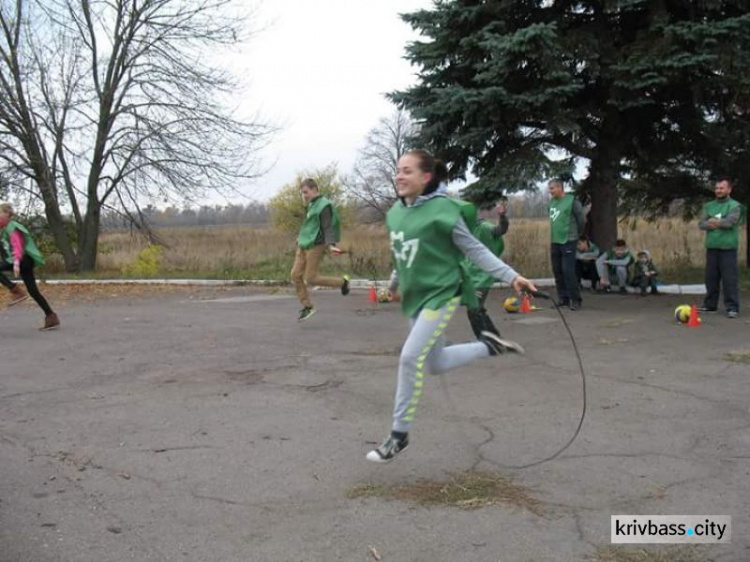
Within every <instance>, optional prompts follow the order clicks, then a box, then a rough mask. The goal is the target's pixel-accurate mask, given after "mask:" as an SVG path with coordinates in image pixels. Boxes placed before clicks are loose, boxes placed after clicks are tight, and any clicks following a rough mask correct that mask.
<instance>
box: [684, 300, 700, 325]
mask: <svg viewBox="0 0 750 562" xmlns="http://www.w3.org/2000/svg"><path fill="white" fill-rule="evenodd" d="M687 325H688V328H698V327H699V326H700V325H701V319H700V318H698V308H697V307H696V306H695V305H692V306H691V307H690V318H689V319H688V323H687Z"/></svg>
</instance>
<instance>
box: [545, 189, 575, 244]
mask: <svg viewBox="0 0 750 562" xmlns="http://www.w3.org/2000/svg"><path fill="white" fill-rule="evenodd" d="M574 200H575V198H574V197H573V195H572V194H571V193H568V194H567V195H563V196H562V197H561V198H560V199H555V198H554V197H553V198H552V199H550V202H549V225H550V233H551V235H552V243H553V244H565V243H566V242H567V241H568V235H569V234H570V215H571V213H572V212H573V201H574Z"/></svg>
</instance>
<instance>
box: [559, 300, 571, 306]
mask: <svg viewBox="0 0 750 562" xmlns="http://www.w3.org/2000/svg"><path fill="white" fill-rule="evenodd" d="M560 306H570V299H562V300H561V301H560Z"/></svg>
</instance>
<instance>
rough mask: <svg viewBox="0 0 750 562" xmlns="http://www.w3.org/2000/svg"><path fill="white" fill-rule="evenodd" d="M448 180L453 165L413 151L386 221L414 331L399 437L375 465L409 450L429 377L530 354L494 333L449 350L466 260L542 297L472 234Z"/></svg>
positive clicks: (405, 159) (401, 167) (394, 282)
mask: <svg viewBox="0 0 750 562" xmlns="http://www.w3.org/2000/svg"><path fill="white" fill-rule="evenodd" d="M446 177H447V170H446V168H445V165H444V164H443V163H442V162H440V161H438V160H435V158H434V157H433V156H432V155H430V154H429V153H427V152H425V151H423V150H412V151H410V152H407V153H406V154H405V155H403V156H402V157H401V159H400V160H399V162H398V168H397V173H396V190H397V193H398V196H399V199H400V201H397V202H396V204H395V205H394V206H393V207H392V208H391V210H390V211H389V212H388V216H387V218H386V224H387V227H388V232H389V235H390V240H391V250H392V252H393V256H394V261H395V266H396V268H395V270H394V272H393V274H392V276H391V283H390V286H389V290H390V291H391V292H394V291H395V290H396V289H397V288H398V289H400V293H401V307H402V310H403V312H404V314H405V315H406V316H407V317H408V318H409V323H410V326H411V329H410V331H409V335H408V337H407V338H406V342H405V343H404V346H403V348H402V350H401V357H400V359H399V366H398V382H397V387H396V398H395V405H394V411H393V422H392V425H391V434H390V436H389V437H388V438H387V439H386V440H385V441H384V442H383V444H382V445H380V447H378V448H377V449H374V450H372V451H370V452H369V453H368V454H367V460H369V461H372V462H378V463H384V462H389V461H391V460H393V458H394V457H396V455H398V454H399V453H400V452H401V451H403V450H404V449H406V447H408V445H409V430H410V429H411V426H412V423H413V421H414V415H415V413H416V409H417V404H418V402H419V398H420V397H421V395H422V388H423V386H424V374H425V372H430V373H432V374H440V373H444V372H446V371H448V370H450V369H453V368H454V367H458V366H460V365H465V364H467V363H470V362H471V361H474V360H475V359H479V358H482V357H489V356H495V355H500V354H503V353H523V348H522V347H521V346H520V345H518V344H517V343H515V342H511V341H508V340H503V339H500V338H499V337H498V336H497V335H495V334H493V333H490V332H486V331H485V332H482V334H481V336H480V341H478V342H473V343H465V344H459V345H451V346H449V347H445V336H444V333H445V329H446V327H447V326H448V322H449V320H450V318H451V316H453V314H454V312H455V311H456V308H457V307H458V305H459V302H460V300H461V297H460V293H461V292H462V291H465V290H466V287H465V286H463V285H465V283H464V280H463V279H462V275H461V268H460V263H461V260H462V259H463V257H464V255H465V256H466V257H468V258H469V259H471V260H472V261H473V262H474V263H475V264H476V265H478V266H479V267H480V268H481V269H483V270H484V271H486V272H487V273H489V274H491V275H492V276H493V277H495V278H496V279H499V280H501V281H505V282H507V283H509V284H510V285H511V287H513V289H515V290H516V291H519V292H520V291H521V290H523V289H527V290H530V291H536V287H535V286H534V284H533V283H532V282H531V281H529V280H528V279H526V278H524V277H521V276H520V275H519V274H518V273H516V272H515V271H514V270H513V269H512V268H511V267H510V266H509V265H507V264H505V263H504V262H503V261H502V260H500V259H499V258H497V257H496V256H494V255H493V254H492V252H490V251H489V250H488V249H487V248H486V247H485V246H484V245H483V244H482V243H481V242H479V241H478V240H477V239H476V238H475V237H474V236H472V234H471V232H470V231H469V229H468V227H467V225H466V223H465V222H464V220H463V218H462V216H461V210H460V206H459V205H458V204H457V202H456V201H454V200H452V199H450V198H449V197H446V196H445V193H444V190H438V187H439V186H440V183H441V182H442V181H443V180H445V179H446Z"/></svg>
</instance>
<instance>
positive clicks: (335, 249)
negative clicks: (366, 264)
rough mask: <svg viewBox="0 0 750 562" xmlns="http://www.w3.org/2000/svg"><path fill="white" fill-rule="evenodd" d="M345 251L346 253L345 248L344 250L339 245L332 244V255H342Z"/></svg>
mask: <svg viewBox="0 0 750 562" xmlns="http://www.w3.org/2000/svg"><path fill="white" fill-rule="evenodd" d="M343 253H344V250H342V249H341V248H339V247H338V246H331V255H332V256H340V255H341V254H343Z"/></svg>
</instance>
